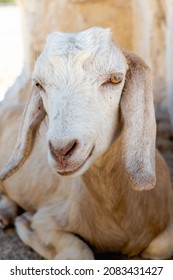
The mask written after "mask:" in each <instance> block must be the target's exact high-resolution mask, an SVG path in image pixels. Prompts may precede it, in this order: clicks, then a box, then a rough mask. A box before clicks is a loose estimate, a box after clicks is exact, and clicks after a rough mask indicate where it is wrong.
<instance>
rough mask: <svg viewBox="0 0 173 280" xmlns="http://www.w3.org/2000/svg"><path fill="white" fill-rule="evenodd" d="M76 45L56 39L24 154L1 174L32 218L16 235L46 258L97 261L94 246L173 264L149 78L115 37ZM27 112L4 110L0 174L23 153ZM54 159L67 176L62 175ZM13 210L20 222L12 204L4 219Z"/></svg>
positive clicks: (171, 206)
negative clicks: (49, 152)
mask: <svg viewBox="0 0 173 280" xmlns="http://www.w3.org/2000/svg"><path fill="white" fill-rule="evenodd" d="M71 37H72V38H73V40H72V38H71ZM71 37H69V35H67V34H64V33H59V32H55V33H53V34H51V35H50V36H49V37H48V40H47V45H46V48H45V50H44V51H43V54H42V55H41V56H40V58H39V59H38V61H37V62H36V66H35V70H34V74H33V81H36V79H38V76H39V75H40V77H41V78H42V80H44V79H45V77H43V75H44V74H45V73H47V74H46V79H47V80H45V81H46V82H44V83H43V82H42V85H40V84H38V82H36V85H34V86H33V88H32V92H31V95H30V98H29V100H28V102H27V105H26V108H25V112H24V116H23V121H22V124H21V128H20V133H19V136H18V140H17V144H16V148H15V150H14V152H13V154H12V157H11V158H10V160H9V162H8V164H7V166H6V168H5V169H4V170H5V171H2V173H1V175H0V178H1V187H2V189H3V191H4V192H5V193H6V195H7V196H8V197H9V198H10V199H11V200H13V201H14V202H16V203H17V204H18V205H20V206H21V207H22V208H23V209H24V210H25V211H26V213H25V214H24V215H23V216H21V217H19V218H17V219H16V222H15V224H16V229H17V232H18V234H19V236H20V238H21V239H22V240H23V242H24V243H25V244H27V245H28V246H30V247H31V248H33V249H34V250H35V251H37V252H38V253H39V254H40V255H42V256H43V257H44V258H51V259H52V258H53V259H77V258H80V259H93V258H94V256H93V253H92V251H91V249H90V246H92V247H95V248H97V249H101V250H103V251H106V250H107V251H118V252H122V253H124V254H128V255H129V256H134V255H137V254H140V253H141V252H144V254H143V256H149V257H150V258H163V257H164V258H166V257H170V256H172V254H173V244H172V243H171V242H170V240H171V238H172V232H173V230H172V223H173V222H172V221H173V190H172V186H171V181H170V174H169V171H168V168H167V165H166V163H165V161H164V159H163V158H162V156H161V155H160V154H159V152H158V151H157V150H156V149H155V135H156V126H155V116H154V106H153V97H152V84H151V74H150V71H149V69H148V67H147V66H146V65H145V63H144V62H143V61H142V60H141V59H140V58H138V57H137V56H136V55H133V54H129V53H126V52H123V51H122V50H121V49H120V48H119V47H118V46H117V45H116V44H115V43H113V41H112V39H111V35H110V31H109V30H107V29H106V30H105V29H102V28H92V29H89V30H87V31H84V32H82V33H77V34H71ZM74 42H76V43H74ZM73 44H74V45H73ZM55 46H56V48H55ZM76 46H78V47H76ZM88 50H89V51H88ZM108 50H109V51H108ZM69 51H70V55H67V54H68V52H69ZM80 51H82V52H80ZM90 52H91V54H90ZM108 54H109V55H108ZM55 55H56V56H55ZM55 57H56V59H55ZM91 58H92V59H91ZM91 62H92V63H91ZM48 66H49V67H48ZM67 66H68V67H67ZM69 67H71V68H69ZM109 67H110V68H109ZM108 68H109V69H108ZM69 69H71V73H72V75H71V76H70V77H69V75H68V73H69ZM86 69H87V71H86V72H85V70H86ZM103 69H104V71H103ZM67 70H68V71H67ZM101 71H102V72H101ZM106 71H107V72H106ZM112 71H114V72H115V73H114V75H112ZM105 73H106V74H105ZM110 73H111V75H110ZM54 75H56V76H54ZM87 75H88V76H87ZM40 77H39V78H40ZM41 78H40V79H41ZM60 78H61V79H60ZM40 79H39V80H40ZM59 79H60V80H59ZM101 79H102V80H101ZM60 81H61V82H60ZM67 81H68V83H67ZM110 81H111V82H110ZM56 83H57V84H56ZM67 84H68V86H67ZM46 85H49V86H48V87H47V88H46ZM51 85H52V87H51ZM74 85H75V87H74ZM83 85H84V86H83ZM44 86H45V88H43V87H44ZM55 88H56V90H55ZM69 88H70V89H71V90H69ZM48 91H49V94H48ZM22 111H23V106H22V105H20V106H19V105H9V108H8V110H7V105H6V101H4V103H2V106H1V108H0V131H1V135H0V147H1V149H0V158H1V162H0V168H2V167H3V166H4V165H5V162H6V161H7V159H8V158H9V157H10V154H11V153H12V150H13V147H14V146H15V139H16V138H17V131H18V123H19V122H21V114H22ZM46 115H47V117H46ZM44 118H47V119H48V121H47V119H46V121H47V122H42V121H43V119H44ZM45 124H46V125H45ZM38 130H39V133H37V131H38ZM12 135H13V137H11V136H12ZM115 135H116V137H115ZM86 139H87V140H86ZM112 139H114V141H113V143H112ZM48 143H51V145H52V146H50V145H49V148H51V149H52V150H51V152H52V157H54V160H53V158H50V157H49V164H48V161H47V153H48V149H49V148H48ZM88 143H89V144H88ZM92 143H94V149H90V148H91V147H92V146H93V145H92ZM49 156H50V155H49ZM55 159H56V160H57V162H58V165H59V166H61V167H63V168H64V169H58V172H60V175H59V174H57V168H56V162H55ZM76 159H78V162H80V163H81V164H82V165H80V164H79V165H75V164H76V162H77V161H76ZM50 166H51V167H53V168H51V167H50ZM69 166H73V167H74V166H75V168H77V169H78V168H79V170H76V169H73V168H72V169H70V168H69ZM68 168H69V169H68ZM16 171H17V172H16ZM74 171H75V172H74ZM70 172H72V173H73V172H74V174H71V173H70ZM11 175H13V176H11ZM68 175H70V176H68ZM8 177H9V178H8ZM7 178H8V180H5V179H7ZM5 205H6V206H7V207H10V209H11V212H8V213H10V214H9V215H12V218H13V219H14V216H15V215H14V211H15V214H16V208H15V207H14V204H10V203H9V202H8V200H4V197H3V200H2V203H0V215H1V216H3V213H5V214H7V212H6V206H5ZM8 205H9V206H8ZM10 205H11V206H10ZM12 209H15V210H14V211H13V210H12ZM11 213H13V214H11ZM1 220H3V219H2V218H1ZM4 220H5V219H4ZM5 221H6V220H5ZM30 228H32V232H31V231H30ZM28 233H29V234H28ZM80 237H81V238H80ZM163 241H164V242H163ZM160 243H162V244H165V246H161V245H160ZM87 244H89V245H90V246H88V245H87ZM159 248H160V249H159Z"/></svg>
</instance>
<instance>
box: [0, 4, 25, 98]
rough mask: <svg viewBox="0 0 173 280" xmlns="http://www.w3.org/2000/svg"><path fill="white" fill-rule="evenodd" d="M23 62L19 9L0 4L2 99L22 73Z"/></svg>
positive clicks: (0, 91) (0, 92) (0, 76)
mask: <svg viewBox="0 0 173 280" xmlns="http://www.w3.org/2000/svg"><path fill="white" fill-rule="evenodd" d="M22 64H23V45H22V34H21V22H20V12H19V9H18V7H17V6H15V5H5V4H4V5H3V4H0V100H2V98H3V96H4V94H5V92H6V91H7V89H8V87H10V86H11V85H12V84H13V82H14V81H15V79H16V77H17V76H18V75H19V74H20V72H21V68H22Z"/></svg>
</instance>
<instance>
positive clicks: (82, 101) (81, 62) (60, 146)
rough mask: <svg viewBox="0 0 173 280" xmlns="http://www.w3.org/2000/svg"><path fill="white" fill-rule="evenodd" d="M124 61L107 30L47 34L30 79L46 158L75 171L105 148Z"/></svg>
mask: <svg viewBox="0 0 173 280" xmlns="http://www.w3.org/2000/svg"><path fill="white" fill-rule="evenodd" d="M126 69H127V63H126V59H125V57H124V55H123V54H122V52H121V50H120V49H119V48H118V46H117V45H116V44H115V43H113V41H112V39H111V36H110V31H109V30H108V29H106V30H105V29H101V28H91V29H89V30H87V31H84V32H82V33H77V34H63V33H59V32H55V33H53V34H51V35H49V37H48V39H47V44H46V47H45V49H44V51H43V53H42V54H41V56H40V57H39V59H38V61H37V63H36V65H35V70H34V73H33V81H34V83H35V86H36V87H37V89H36V90H37V91H39V93H40V95H41V97H42V100H43V104H44V108H45V110H46V113H47V115H48V120H49V125H48V127H49V128H48V133H47V140H48V147H49V148H48V161H49V164H50V166H51V167H53V169H55V170H56V172H58V173H59V174H61V175H73V176H74V175H79V174H81V173H83V172H84V171H86V170H87V168H88V167H89V166H90V165H91V163H92V162H93V161H94V160H95V159H97V158H98V157H99V156H100V155H101V154H103V153H104V152H105V150H106V149H107V148H108V147H109V145H110V143H111V142H112V140H113V139H114V136H115V134H116V131H117V128H118V123H119V121H118V118H119V110H118V108H119V102H120V97H121V92H122V89H123V85H124V78H125V73H126Z"/></svg>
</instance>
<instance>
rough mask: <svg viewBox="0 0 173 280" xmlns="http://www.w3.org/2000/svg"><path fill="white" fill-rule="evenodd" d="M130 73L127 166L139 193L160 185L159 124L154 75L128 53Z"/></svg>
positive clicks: (125, 106) (125, 113)
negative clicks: (157, 159)
mask: <svg viewBox="0 0 173 280" xmlns="http://www.w3.org/2000/svg"><path fill="white" fill-rule="evenodd" d="M125 56H126V59H127V63H128V67H129V68H128V70H127V74H126V81H125V86H124V89H123V93H122V98H121V116H122V119H123V123H124V129H123V131H122V156H123V164H124V166H125V169H126V171H127V174H128V178H129V180H130V182H131V185H132V187H133V188H134V189H136V190H149V189H152V188H153V187H154V186H155V184H156V176H155V137H156V123H155V113H154V104H153V92H152V82H151V73H150V70H149V68H148V67H147V66H146V65H145V63H144V62H143V61H142V60H141V59H140V58H139V57H138V56H136V55H134V54H129V53H125Z"/></svg>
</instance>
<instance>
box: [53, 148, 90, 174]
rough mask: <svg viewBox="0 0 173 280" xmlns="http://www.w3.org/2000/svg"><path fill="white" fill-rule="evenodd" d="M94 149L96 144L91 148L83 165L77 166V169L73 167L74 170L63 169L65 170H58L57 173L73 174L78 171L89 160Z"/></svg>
mask: <svg viewBox="0 0 173 280" xmlns="http://www.w3.org/2000/svg"><path fill="white" fill-rule="evenodd" d="M93 150H94V146H93V147H92V149H91V151H90V153H89V155H88V156H87V157H86V159H85V160H84V161H83V163H82V164H81V165H79V166H78V167H77V168H75V169H73V170H69V171H63V172H61V171H57V173H58V174H59V175H61V176H69V175H72V174H74V173H76V172H77V171H79V169H81V168H82V167H83V166H84V164H85V163H86V161H87V160H88V159H89V157H90V156H91V155H92V153H93Z"/></svg>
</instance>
